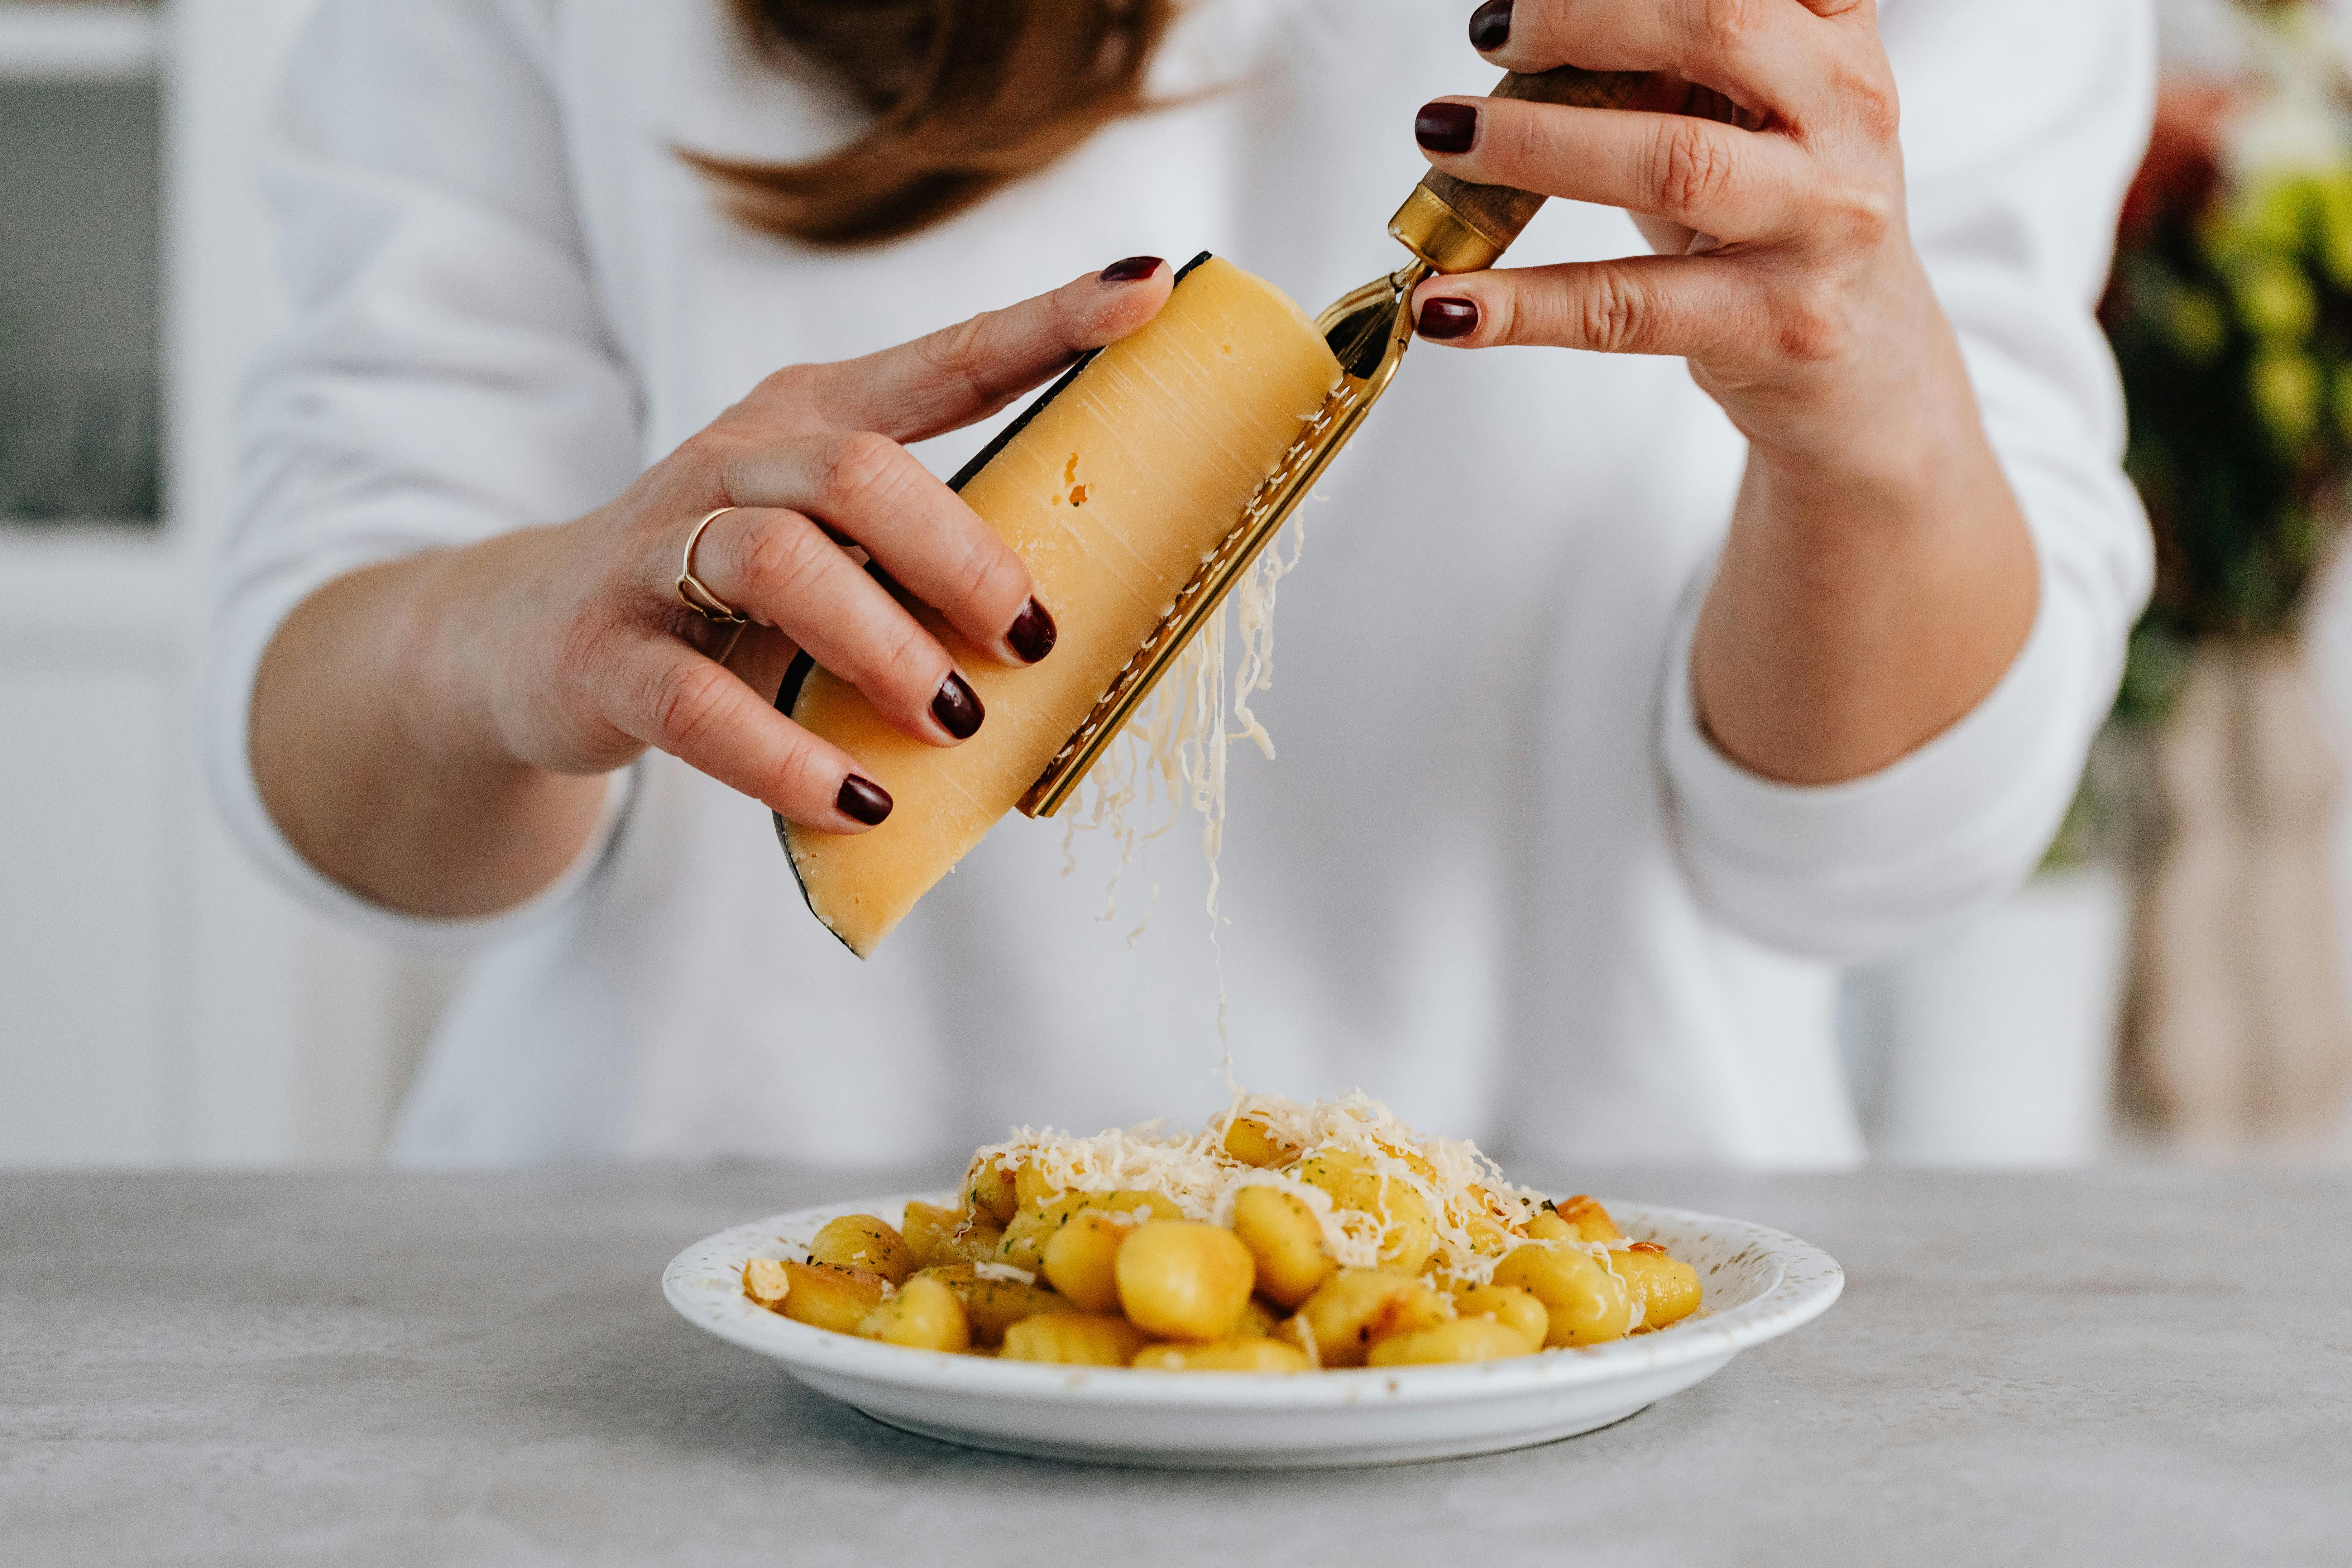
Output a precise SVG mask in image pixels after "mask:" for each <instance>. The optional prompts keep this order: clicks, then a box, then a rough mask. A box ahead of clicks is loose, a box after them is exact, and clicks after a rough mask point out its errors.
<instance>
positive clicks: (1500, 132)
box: [1414, 98, 1822, 240]
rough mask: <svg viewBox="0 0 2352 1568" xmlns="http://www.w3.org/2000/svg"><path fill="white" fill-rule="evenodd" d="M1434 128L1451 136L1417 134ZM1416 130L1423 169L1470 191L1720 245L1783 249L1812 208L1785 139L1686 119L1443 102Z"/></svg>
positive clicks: (1812, 195)
mask: <svg viewBox="0 0 2352 1568" xmlns="http://www.w3.org/2000/svg"><path fill="white" fill-rule="evenodd" d="M1441 109H1443V110H1446V111H1448V112H1446V113H1444V114H1442V115H1441V114H1434V113H1433V110H1441ZM1441 122H1442V123H1443V124H1444V128H1445V130H1446V131H1447V132H1449V134H1446V135H1442V136H1435V135H1430V134H1427V133H1423V132H1422V130H1421V128H1422V127H1423V125H1426V124H1433V123H1441ZM1414 129H1415V133H1416V135H1418V136H1419V139H1420V141H1421V144H1422V150H1423V156H1425V157H1427V158H1428V160H1429V161H1430V163H1432V164H1433V165H1435V166H1436V167H1438V168H1440V169H1443V170H1444V171H1445V172H1446V173H1447V174H1453V175H1455V176H1457V177H1459V178H1461V179H1464V180H1467V181H1469V182H1470V183H1471V184H1479V185H1516V186H1517V187H1518V188H1519V189H1520V190H1524V191H1535V192H1538V193H1539V194H1541V195H1547V196H1565V197H1567V198H1569V199H1570V200H1571V201H1580V202H1593V203H1597V204H1599V205H1602V206H1613V207H1623V208H1625V209H1627V210H1628V211H1631V212H1637V213H1645V214H1647V215H1649V216H1652V217H1660V218H1664V219H1665V220H1666V221H1667V222H1669V223H1675V224H1679V225H1681V226H1683V227H1685V228H1689V229H1696V230H1698V231H1700V232H1702V233H1705V234H1711V235H1714V236H1715V237H1717V238H1718V239H1726V240H1735V239H1775V238H1783V237H1790V236H1792V235H1794V234H1797V233H1799V232H1800V231H1801V230H1802V229H1803V228H1804V227H1805V226H1807V225H1808V223H1809V222H1810V221H1811V218H1812V217H1813V216H1814V215H1815V211H1816V209H1817V208H1818V207H1819V206H1820V205H1821V196H1822V193H1821V189H1820V186H1821V176H1820V174H1819V172H1818V171H1817V170H1816V169H1815V168H1814V166H1813V165H1812V163H1811V162H1810V161H1809V160H1808V159H1807V157H1806V155H1805V153H1804V152H1803V150H1802V149H1801V148H1799V147H1798V146H1797V145H1796V144H1795V143H1794V142H1790V140H1789V139H1788V138H1787V137H1785V136H1776V135H1772V134H1769V133H1768V132H1752V131H1743V130H1741V129H1739V128H1738V126H1735V125H1726V124H1723V123H1722V122H1720V121H1715V120H1705V119H1699V118H1696V117H1694V116H1691V115H1685V114H1637V113H1629V112H1627V111H1625V110H1613V109H1577V108H1570V107H1567V106H1563V105H1560V104H1555V103H1520V102H1516V101H1513V100H1507V99H1495V98H1482V99H1440V100H1437V101H1436V102H1434V103H1432V104H1430V105H1427V106H1426V107H1424V108H1423V110H1422V112H1421V117H1420V118H1419V119H1418V120H1416V121H1415V122H1414Z"/></svg>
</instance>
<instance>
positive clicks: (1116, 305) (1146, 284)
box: [793, 256, 1175, 441]
mask: <svg viewBox="0 0 2352 1568" xmlns="http://www.w3.org/2000/svg"><path fill="white" fill-rule="evenodd" d="M1147 263H1148V264H1149V269H1148V270H1147V269H1146V264H1147ZM1174 287H1175V277H1174V273H1173V272H1172V271H1171V268H1169V266H1168V264H1167V263H1166V262H1165V261H1162V260H1160V258H1158V257H1156V256H1139V257H1130V258H1128V259H1127V260H1126V261H1121V262H1115V263H1113V264H1112V265H1111V266H1109V267H1108V268H1104V269H1103V270H1102V271H1101V272H1098V273H1097V272H1090V273H1088V274H1087V275H1086V276H1085V277H1083V278H1079V279H1074V280H1072V281H1071V282H1069V283H1067V284H1066V285H1064V286H1063V287H1061V288H1059V289H1055V290H1054V291H1053V292H1052V293H1050V294H1040V295H1038V296H1036V297H1035V298H1034V299H1031V300H1023V301H1022V302H1021V303H1019V304H1018V305H1013V306H1011V307H1009V308H1008V309H1005V310H990V311H988V312H986V313H984V314H982V315H978V316H974V317H972V318H971V320H970V321H963V322H960V323H958V324H957V325H955V326H952V327H948V328H946V329H944V330H942V331H936V332H933V333H931V334H930V335H929V337H924V338H917V339H916V340H915V341H914V342H908V343H900V344H899V345H898V347H896V348H889V349H884V350H883V351H882V352H881V353H876V354H868V355H866V357H865V358H863V359H853V360H843V361H840V362H838V363H834V364H820V365H807V366H803V367H801V369H800V371H799V372H797V373H793V374H801V375H803V377H804V378H805V382H804V386H803V396H805V397H806V398H808V399H809V401H810V403H811V405H813V406H814V409H815V410H816V411H817V412H818V413H819V414H820V415H821V416H823V417H824V419H825V420H826V421H827V422H828V423H830V424H831V425H833V426H835V427H836V428H841V429H856V430H878V431H880V432H881V433H882V434H883V435H885V436H887V437H891V438H892V439H893V440H898V441H919V440H921V439H923V438H924V437H929V436H936V435H938V434H940V432H941V431H943V430H953V429H957V428H959V427H961V426H965V425H969V424H971V422H972V421H973V420H975V419H985V418H986V417H988V416H990V415H992V414H993V413H995V412H996V411H997V410H998V409H1000V408H1003V406H1004V405H1006V404H1008V403H1010V402H1012V401H1013V399H1014V398H1016V397H1018V396H1020V395H1022V394H1023V393H1024V392H1027V391H1029V390H1030V389H1031V388H1033V387H1034V386H1036V385H1037V384H1039V383H1041V382H1043V381H1045V378H1046V377H1048V376H1050V375H1052V374H1055V372H1056V371H1059V370H1061V369H1063V368H1064V367H1066V365H1068V363H1070V361H1071V360H1073V359H1074V358H1076V356H1077V355H1079V354H1081V353H1085V352H1086V351H1087V350H1088V349H1097V348H1100V347H1102V346H1103V345H1104V344H1105V343H1109V342H1118V340H1119V339H1120V338H1123V337H1125V336H1127V335H1128V333H1129V332H1131V331H1135V330H1136V329H1137V328H1138V327H1140V326H1142V325H1143V324H1144V323H1145V322H1147V321H1150V320H1151V318H1152V317H1154V316H1156V315H1158V314H1159V313H1160V306H1162V305H1164V304H1166V303H1167V302H1168V295H1169V292H1170V290H1171V289H1173V288H1174Z"/></svg>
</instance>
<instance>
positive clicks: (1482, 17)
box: [1470, 0, 1511, 55]
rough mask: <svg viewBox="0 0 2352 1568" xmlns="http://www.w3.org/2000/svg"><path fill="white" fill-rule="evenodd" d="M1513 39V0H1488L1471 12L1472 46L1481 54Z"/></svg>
mask: <svg viewBox="0 0 2352 1568" xmlns="http://www.w3.org/2000/svg"><path fill="white" fill-rule="evenodd" d="M1510 41H1511V0H1486V4H1485V5H1481V6H1479V7H1478V8H1477V9H1476V10H1475V11H1473V12H1471V13H1470V47H1472V48H1474V49H1475V50H1477V51H1478V52H1479V53H1480V54H1482V55H1483V54H1486V53H1487V52H1488V51H1490V50H1493V49H1499V48H1501V47H1503V46H1504V45H1505V44H1507V43H1509V42H1510Z"/></svg>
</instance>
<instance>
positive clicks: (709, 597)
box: [677, 506, 751, 626]
mask: <svg viewBox="0 0 2352 1568" xmlns="http://www.w3.org/2000/svg"><path fill="white" fill-rule="evenodd" d="M740 510H742V509H741V508H740V507H731V506H722V507H720V508H719V510H717V511H714V512H711V513H709V515H708V516H706V517H704V518H703V520H702V521H700V522H698V523H696V524H695V525H694V531H693V532H692V533H689V534H688V535H687V536H686V559H685V560H684V561H683V562H682V563H680V565H679V569H678V574H677V596H678V597H679V598H681V599H683V600H685V601H686V607H687V608H688V609H689V610H692V611H693V612H694V613H695V614H696V615H698V616H701V617H702V618H703V619H704V620H706V621H709V623H710V624H711V625H713V626H743V625H746V624H747V623H749V622H750V620H751V616H747V615H745V614H744V613H743V612H742V611H740V610H739V609H737V608H736V607H735V606H734V605H730V604H729V603H728V602H727V601H726V600H724V599H722V598H720V597H719V595H716V594H714V593H712V592H711V591H710V590H709V589H708V588H706V587H704V586H703V585H702V579H701V578H699V577H698V576H696V575H695V574H694V547H695V546H696V545H698V544H699V543H701V542H702V531H703V530H704V529H706V528H709V526H710V525H711V524H712V523H714V522H716V521H719V519H720V518H722V517H725V516H726V515H727V514H728V513H729V512H730V511H740Z"/></svg>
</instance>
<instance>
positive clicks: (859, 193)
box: [686, 0, 1175, 247]
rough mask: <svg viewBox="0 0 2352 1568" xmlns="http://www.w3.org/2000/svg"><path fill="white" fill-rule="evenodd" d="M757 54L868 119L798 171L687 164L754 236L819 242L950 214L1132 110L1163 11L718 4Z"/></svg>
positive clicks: (896, 230) (808, 1)
mask: <svg viewBox="0 0 2352 1568" xmlns="http://www.w3.org/2000/svg"><path fill="white" fill-rule="evenodd" d="M733 4H734V5H735V8H736V10H737V12H738V13H739V14H740V16H741V17H742V20H743V22H744V25H745V26H748V27H749V28H750V29H751V36H752V37H753V38H754V39H755V40H756V41H757V42H758V44H759V46H760V47H761V51H762V52H763V53H765V54H767V55H768V56H770V57H771V58H777V59H779V60H780V61H781V60H784V59H789V60H793V61H797V62H805V63H807V64H809V65H814V66H815V67H816V68H819V69H820V70H823V71H824V72H825V73H826V74H828V75H830V76H831V77H833V78H834V79H835V80H836V81H838V82H839V83H841V85H842V86H844V87H845V88H846V89H848V90H849V92H850V94H851V96H852V97H854V98H855V99H856V100H857V101H858V102H859V103H861V104H862V105H864V106H865V107H866V109H868V110H871V111H872V112H873V113H874V115H875V121H874V123H873V124H872V125H871V126H869V127H867V129H866V132H864V133H863V134H862V135H860V136H859V137H858V138H857V139H856V141H854V142H851V143H850V144H849V145H848V146H846V147H844V148H843V149H841V151H839V152H837V153H832V154H831V155H829V156H827V157H824V158H819V159H817V160H816V161H815V162H814V163H745V162H741V161H739V160H735V159H728V158H715V157H711V156H709V155H707V154H704V153H687V154H686V157H687V158H688V161H689V162H691V163H694V164H695V165H696V166H697V167H698V168H700V169H701V170H702V171H703V172H704V173H706V174H709V175H711V176H712V177H713V178H714V179H716V180H717V181H718V182H719V184H720V185H721V186H722V187H723V188H724V190H725V192H726V195H727V201H728V205H729V206H730V208H732V210H733V211H734V213H735V215H736V216H738V217H740V218H741V219H742V220H743V221H744V222H746V223H749V224H751V225H752V226H754V227H758V228H763V229H767V230H769V231H771V232H772V233H775V234H780V235H783V236H785V237H788V238H792V239H798V240H803V241H806V242H807V243H809V244H812V245H820V246H835V247H839V246H853V245H866V244H871V243H874V242H876V241H878V240H886V239H895V238H898V237H899V236H901V235H906V234H911V233H913V232H914V231H915V230H917V229H919V228H922V227H925V226H928V225H929V224H933V223H936V222H938V221H939V220H940V219H941V218H944V217H948V216H951V215H953V214H955V213H958V212H961V211H962V210H963V209H964V208H966V207H968V206H971V205H972V204H973V203H975V202H977V201H979V200H981V199H982V197H984V196H986V195H989V194H990V193H991V192H992V191H994V190H995V189H996V188H997V187H998V186H1000V185H1003V184H1005V183H1006V182H1007V181H1010V180H1015V179H1018V178H1020V177H1021V176H1022V175H1024V174H1030V173H1032V172H1034V171H1035V170H1038V169H1042V168H1044V167H1045V165H1046V164H1048V163H1052V162H1053V161H1054V160H1055V159H1056V158H1058V157H1060V156H1061V155H1062V154H1063V153H1066V152H1068V151H1069V150H1070V149H1071V148H1073V147H1076V145H1077V144H1078V143H1079V142H1084V141H1085V140H1086V139H1087V137H1089V136H1091V135H1093V134H1094V132H1096V131H1097V130H1098V129H1100V128H1101V127H1102V126H1103V125H1105V124H1107V123H1108V122H1109V121H1113V120H1116V119H1118V118H1119V117H1120V116H1122V115H1126V114H1130V113H1133V112H1134V111H1135V110H1139V109H1140V108H1142V107H1143V77H1144V71H1145V69H1146V68H1148V67H1149V65H1150V60H1151V54H1152V51H1153V49H1154V48H1156V47H1158V45H1159V43H1160V37H1161V35H1162V34H1164V33H1165V32H1166V31H1167V27H1168V24H1169V22H1170V20H1171V17H1172V16H1173V15H1174V11H1175V4H1174V0H733Z"/></svg>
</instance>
